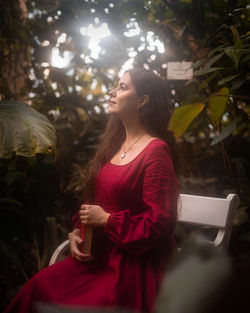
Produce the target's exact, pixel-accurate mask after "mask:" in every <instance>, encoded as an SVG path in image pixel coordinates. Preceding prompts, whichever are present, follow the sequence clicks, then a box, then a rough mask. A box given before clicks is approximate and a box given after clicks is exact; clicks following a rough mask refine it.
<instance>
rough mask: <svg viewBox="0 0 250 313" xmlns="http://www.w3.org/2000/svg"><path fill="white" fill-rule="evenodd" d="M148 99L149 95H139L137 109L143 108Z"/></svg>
mask: <svg viewBox="0 0 250 313" xmlns="http://www.w3.org/2000/svg"><path fill="white" fill-rule="evenodd" d="M149 101H150V97H149V95H144V96H142V97H140V99H139V100H138V104H137V110H139V109H142V108H144V106H146V105H147V104H148V103H149Z"/></svg>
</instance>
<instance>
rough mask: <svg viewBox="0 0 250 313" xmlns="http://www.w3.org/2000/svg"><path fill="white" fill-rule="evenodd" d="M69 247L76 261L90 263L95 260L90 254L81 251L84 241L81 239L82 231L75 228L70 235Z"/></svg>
mask: <svg viewBox="0 0 250 313" xmlns="http://www.w3.org/2000/svg"><path fill="white" fill-rule="evenodd" d="M68 238H69V246H70V251H71V255H72V257H73V258H74V259H76V260H78V261H80V262H88V261H91V260H93V257H92V256H91V255H89V254H84V253H82V252H81V251H80V246H81V244H82V243H83V240H82V239H81V238H80V229H79V228H75V229H74V230H73V231H72V232H71V233H69V234H68Z"/></svg>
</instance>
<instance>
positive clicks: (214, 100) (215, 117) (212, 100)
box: [208, 87, 229, 124]
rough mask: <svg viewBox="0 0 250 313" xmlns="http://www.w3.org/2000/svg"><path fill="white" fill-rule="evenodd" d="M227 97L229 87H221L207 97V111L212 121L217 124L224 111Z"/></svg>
mask: <svg viewBox="0 0 250 313" xmlns="http://www.w3.org/2000/svg"><path fill="white" fill-rule="evenodd" d="M228 98H229V89H228V88H226V87H223V88H221V89H220V90H219V92H217V93H216V94H213V95H211V96H210V97H209V100H208V112H209V116H210V118H211V120H212V122H213V123H215V124H218V123H220V121H221V118H222V115H223V114H224V113H225V110H226V107H227V101H228Z"/></svg>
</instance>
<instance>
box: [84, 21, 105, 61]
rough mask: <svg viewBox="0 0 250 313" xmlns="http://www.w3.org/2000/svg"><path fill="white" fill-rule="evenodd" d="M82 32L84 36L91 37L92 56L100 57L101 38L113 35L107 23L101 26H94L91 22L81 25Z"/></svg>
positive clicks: (94, 57)
mask: <svg viewBox="0 0 250 313" xmlns="http://www.w3.org/2000/svg"><path fill="white" fill-rule="evenodd" d="M80 33H81V35H82V36H87V37H89V49H90V50H91V54H90V57H91V58H93V59H98V57H99V54H100V52H101V47H100V46H99V44H100V40H101V39H102V38H105V37H108V36H110V35H111V33H110V31H109V28H108V25H107V23H102V24H101V25H100V27H94V26H93V25H92V24H89V25H88V26H87V27H81V28H80Z"/></svg>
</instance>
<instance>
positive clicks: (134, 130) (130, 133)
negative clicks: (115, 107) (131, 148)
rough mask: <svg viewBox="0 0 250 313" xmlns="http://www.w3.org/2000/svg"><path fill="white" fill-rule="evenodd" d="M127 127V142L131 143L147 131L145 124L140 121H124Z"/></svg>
mask: <svg viewBox="0 0 250 313" xmlns="http://www.w3.org/2000/svg"><path fill="white" fill-rule="evenodd" d="M123 125H124V127H125V133H126V138H125V143H127V144H130V143H131V142H133V141H135V140H136V139H137V138H138V137H140V136H143V135H145V134H146V133H147V132H146V130H145V128H144V127H143V125H142V124H141V123H140V122H139V121H133V120H130V121H129V122H127V123H124V122H123Z"/></svg>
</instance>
